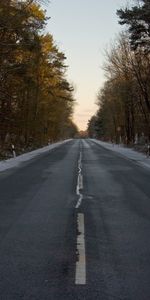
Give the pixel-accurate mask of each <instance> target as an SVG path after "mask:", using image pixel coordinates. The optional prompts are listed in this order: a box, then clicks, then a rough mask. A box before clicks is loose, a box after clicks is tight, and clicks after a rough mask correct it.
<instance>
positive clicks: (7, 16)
mask: <svg viewBox="0 0 150 300" xmlns="http://www.w3.org/2000/svg"><path fill="white" fill-rule="evenodd" d="M46 22H47V17H46V13H45V11H44V10H43V9H42V8H41V6H40V1H36V0H24V1H22V0H20V1H19V0H4V1H2V0H1V1H0V146H1V149H2V148H7V147H9V145H10V144H11V143H12V144H14V145H15V147H16V148H18V149H19V148H20V149H21V148H29V147H30V148H36V147H39V146H41V145H45V144H47V143H48V142H51V141H56V140H58V139H64V138H68V137H72V136H74V134H75V133H76V132H77V128H76V126H75V125H74V124H73V122H72V113H73V107H74V103H75V100H74V97H73V87H72V86H71V85H70V83H69V82H68V81H67V79H66V75H65V72H66V68H67V66H66V65H65V60H66V57H65V55H64V53H62V52H61V51H60V50H59V49H58V47H57V45H56V44H55V42H54V39H53V36H52V35H51V34H49V33H45V32H44V29H45V26H46Z"/></svg>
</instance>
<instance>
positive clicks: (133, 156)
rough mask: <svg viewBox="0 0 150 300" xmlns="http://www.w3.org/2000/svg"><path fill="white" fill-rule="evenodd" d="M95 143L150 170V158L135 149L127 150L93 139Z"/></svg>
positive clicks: (120, 146)
mask: <svg viewBox="0 0 150 300" xmlns="http://www.w3.org/2000/svg"><path fill="white" fill-rule="evenodd" d="M91 141H93V142H94V143H96V144H98V145H100V146H102V147H104V148H106V149H108V150H111V151H114V152H117V153H119V154H121V155H123V156H124V157H126V158H128V159H130V160H132V161H135V162H137V163H138V164H140V165H142V166H144V167H147V168H150V157H149V158H148V157H146V155H144V154H142V153H139V152H137V151H135V150H133V149H130V148H125V147H123V146H122V145H116V144H112V143H106V142H102V141H98V140H96V139H91Z"/></svg>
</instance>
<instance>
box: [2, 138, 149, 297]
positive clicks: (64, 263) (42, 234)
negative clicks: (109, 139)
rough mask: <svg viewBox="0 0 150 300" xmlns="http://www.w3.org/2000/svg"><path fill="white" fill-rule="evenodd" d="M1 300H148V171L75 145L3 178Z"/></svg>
mask: <svg viewBox="0 0 150 300" xmlns="http://www.w3.org/2000/svg"><path fill="white" fill-rule="evenodd" d="M0 299H1V300H20V299H23V300H32V299H34V300H72V299H75V300H81V299H82V300H93V299H94V300H95V299H98V300H112V299H113V300H117V299H119V300H125V299H126V300H149V299H150V171H149V170H148V169H146V168H144V167H141V166H139V165H138V164H136V163H135V162H132V161H130V160H128V159H125V158H124V157H122V156H120V155H119V154H117V153H114V152H112V151H110V150H106V149H104V148H103V147H101V146H99V145H97V144H95V143H94V142H93V141H91V140H72V141H69V142H68V143H66V144H64V145H62V146H60V147H58V148H56V149H53V150H52V151H50V152H49V153H46V154H41V155H40V156H38V157H36V158H34V159H32V160H30V161H28V162H25V163H23V164H22V165H20V166H19V167H17V168H14V169H11V170H7V171H5V172H2V173H0Z"/></svg>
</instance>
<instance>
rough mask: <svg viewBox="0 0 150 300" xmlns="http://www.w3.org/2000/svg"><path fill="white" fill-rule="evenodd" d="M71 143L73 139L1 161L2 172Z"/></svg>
mask: <svg viewBox="0 0 150 300" xmlns="http://www.w3.org/2000/svg"><path fill="white" fill-rule="evenodd" d="M69 141H71V139H68V140H65V141H62V142H57V143H55V144H52V145H48V146H46V147H43V148H40V149H36V150H34V151H31V152H27V153H24V154H21V155H19V156H17V157H16V158H10V159H7V160H2V161H0V172H2V171H5V170H7V169H11V168H13V167H17V166H18V165H19V164H21V163H22V162H25V161H28V160H30V159H32V158H34V157H36V156H38V155H40V154H42V153H46V152H48V151H50V150H52V149H54V148H57V147H59V146H61V145H63V144H64V143H67V142H69Z"/></svg>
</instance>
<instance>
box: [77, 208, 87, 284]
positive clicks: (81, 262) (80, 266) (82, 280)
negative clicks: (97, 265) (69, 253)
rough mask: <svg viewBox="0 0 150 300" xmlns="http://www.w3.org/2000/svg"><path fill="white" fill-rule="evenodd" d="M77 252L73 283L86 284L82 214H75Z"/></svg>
mask: <svg viewBox="0 0 150 300" xmlns="http://www.w3.org/2000/svg"><path fill="white" fill-rule="evenodd" d="M77 226H78V228H77V229H78V236H77V254H78V261H77V262H76V274H75V284H77V285H79V284H81V285H85V284H86V256H85V232H84V214H81V213H79V214H78V215H77Z"/></svg>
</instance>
